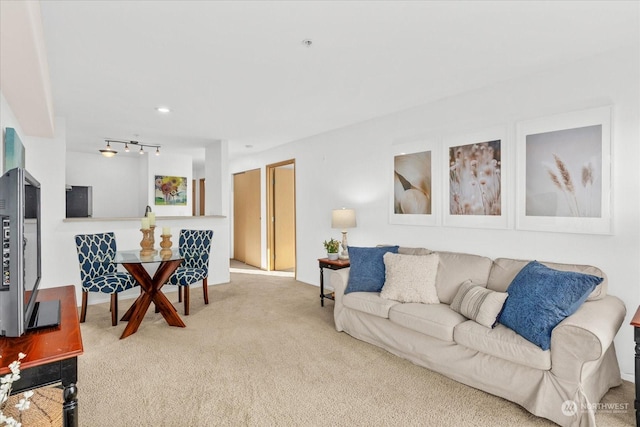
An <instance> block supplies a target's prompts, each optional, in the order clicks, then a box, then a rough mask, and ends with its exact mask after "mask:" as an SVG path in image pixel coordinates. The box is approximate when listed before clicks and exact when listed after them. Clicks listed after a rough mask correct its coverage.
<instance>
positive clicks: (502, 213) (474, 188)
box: [442, 127, 509, 228]
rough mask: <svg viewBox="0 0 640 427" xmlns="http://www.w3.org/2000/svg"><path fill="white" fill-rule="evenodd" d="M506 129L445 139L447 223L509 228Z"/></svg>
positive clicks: (499, 128) (444, 216)
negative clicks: (506, 187) (506, 189)
mask: <svg viewBox="0 0 640 427" xmlns="http://www.w3.org/2000/svg"><path fill="white" fill-rule="evenodd" d="M505 129H506V128H505V127H495V128H491V129H486V130H483V131H478V132H474V133H469V134H464V135H457V136H452V137H449V138H445V143H444V149H443V153H442V165H443V190H442V193H443V196H444V199H445V203H444V207H443V208H444V209H443V215H442V218H443V224H444V225H446V226H455V227H478V228H506V227H507V225H508V218H507V212H506V211H507V200H506V194H508V193H507V192H506V191H505V185H506V182H507V178H508V169H506V168H505V167H504V166H505V163H506V162H508V161H509V160H508V159H509V157H508V156H507V153H508V145H507V144H506V143H505V135H506V130H505Z"/></svg>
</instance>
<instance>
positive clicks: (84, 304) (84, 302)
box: [80, 291, 89, 323]
mask: <svg viewBox="0 0 640 427" xmlns="http://www.w3.org/2000/svg"><path fill="white" fill-rule="evenodd" d="M88 295H89V292H87V291H82V308H81V309H80V323H84V321H85V319H86V318H87V297H88Z"/></svg>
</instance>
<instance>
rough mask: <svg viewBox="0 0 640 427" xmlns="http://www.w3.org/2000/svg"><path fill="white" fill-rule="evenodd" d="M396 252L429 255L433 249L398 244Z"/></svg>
mask: <svg viewBox="0 0 640 427" xmlns="http://www.w3.org/2000/svg"><path fill="white" fill-rule="evenodd" d="M398 253H399V254H402V255H430V254H432V253H433V251H432V250H431V249H427V248H407V247H404V246H400V247H399V248H398Z"/></svg>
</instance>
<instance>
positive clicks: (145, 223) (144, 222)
mask: <svg viewBox="0 0 640 427" xmlns="http://www.w3.org/2000/svg"><path fill="white" fill-rule="evenodd" d="M141 223H142V229H143V230H148V229H149V218H142V220H141Z"/></svg>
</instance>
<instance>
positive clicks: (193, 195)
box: [191, 179, 196, 216]
mask: <svg viewBox="0 0 640 427" xmlns="http://www.w3.org/2000/svg"><path fill="white" fill-rule="evenodd" d="M191 216H196V180H195V179H192V180H191Z"/></svg>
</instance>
